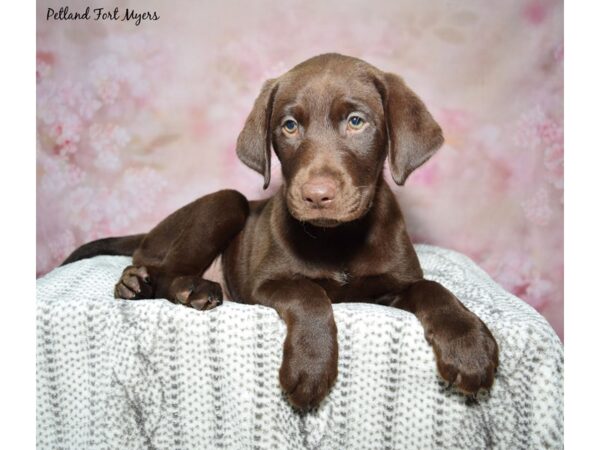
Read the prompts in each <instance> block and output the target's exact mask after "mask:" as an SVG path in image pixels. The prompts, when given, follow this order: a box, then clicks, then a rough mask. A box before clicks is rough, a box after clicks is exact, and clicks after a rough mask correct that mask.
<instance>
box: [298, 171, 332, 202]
mask: <svg viewBox="0 0 600 450" xmlns="http://www.w3.org/2000/svg"><path fill="white" fill-rule="evenodd" d="M335 194H336V187H335V181H333V180H332V179H331V178H326V177H315V178H312V179H310V180H309V181H307V182H306V183H304V186H302V198H303V199H304V201H305V202H306V203H308V204H309V205H310V206H312V207H313V208H328V207H329V206H331V204H332V203H333V199H334V198H335Z"/></svg>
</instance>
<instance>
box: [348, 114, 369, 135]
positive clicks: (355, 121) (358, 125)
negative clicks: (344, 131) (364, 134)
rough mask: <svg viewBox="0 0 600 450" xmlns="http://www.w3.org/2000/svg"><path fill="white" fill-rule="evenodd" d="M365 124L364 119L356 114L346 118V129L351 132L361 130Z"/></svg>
mask: <svg viewBox="0 0 600 450" xmlns="http://www.w3.org/2000/svg"><path fill="white" fill-rule="evenodd" d="M365 124H366V122H365V119H363V118H362V117H360V116H358V115H356V114H351V115H350V117H348V127H349V128H350V129H351V130H354V131H358V130H360V129H362V128H363V127H364V126H365Z"/></svg>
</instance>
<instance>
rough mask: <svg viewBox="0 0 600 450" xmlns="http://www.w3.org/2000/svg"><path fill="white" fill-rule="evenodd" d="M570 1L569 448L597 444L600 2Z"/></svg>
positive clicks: (567, 196) (567, 202)
mask: <svg viewBox="0 0 600 450" xmlns="http://www.w3.org/2000/svg"><path fill="white" fill-rule="evenodd" d="M584 5H585V6H584ZM565 6H566V7H567V8H566V11H565V43H566V45H565V82H566V83H565V157H566V158H565V159H566V161H565V339H564V340H565V362H566V368H565V448H567V449H579V448H592V447H595V446H596V447H597V446H598V437H597V436H596V434H597V431H598V413H597V411H596V409H597V405H598V402H599V394H598V387H597V386H596V383H595V377H596V376H597V375H598V365H599V364H598V358H599V357H600V349H599V348H598V344H599V343H600V322H599V314H598V312H599V310H600V308H599V303H600V285H599V284H598V281H599V280H600V275H599V273H598V269H599V268H600V264H598V262H597V260H598V256H597V255H598V252H599V251H600V246H599V243H600V207H599V205H600V198H599V197H600V195H599V194H600V185H599V183H598V181H599V179H600V158H599V152H600V139H599V137H598V136H599V133H598V131H600V113H599V112H598V111H599V109H600V95H599V93H600V89H599V87H598V84H599V83H600V70H599V68H600V63H599V58H598V54H599V52H600V48H599V45H598V43H599V42H600V33H599V32H598V30H599V28H600V27H599V20H600V8H599V6H598V3H594V2H585V4H584V3H583V2H579V3H577V4H576V3H575V2H567V4H566V5H565ZM576 8H579V9H576Z"/></svg>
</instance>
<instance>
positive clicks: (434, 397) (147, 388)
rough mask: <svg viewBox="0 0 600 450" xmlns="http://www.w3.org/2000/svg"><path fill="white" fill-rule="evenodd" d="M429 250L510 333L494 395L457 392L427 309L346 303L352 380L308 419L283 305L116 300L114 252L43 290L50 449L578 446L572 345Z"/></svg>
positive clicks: (471, 304)
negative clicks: (282, 380) (288, 393)
mask: <svg viewBox="0 0 600 450" xmlns="http://www.w3.org/2000/svg"><path fill="white" fill-rule="evenodd" d="M417 252H418V255H419V258H420V260H421V264H422V266H423V269H424V271H425V276H426V278H430V279H433V280H436V281H439V282H441V283H442V284H444V285H445V286H446V287H447V288H448V289H450V290H451V291H452V292H454V293H455V295H456V296H457V297H458V298H459V299H461V300H462V301H463V303H464V304H465V305H466V306H467V307H468V308H470V309H471V310H472V311H474V312H475V313H476V314H477V315H479V317H481V318H482V319H483V320H484V321H485V322H486V323H487V325H488V327H489V328H490V330H491V331H492V333H493V334H494V336H495V337H496V340H497V341H498V345H499V347H500V368H499V370H498V374H497V378H496V381H495V384H494V386H493V389H492V391H491V393H490V395H489V396H486V397H485V398H480V399H478V400H475V401H468V400H467V399H466V398H465V397H464V396H462V395H461V394H458V393H455V392H453V391H452V390H447V389H445V388H444V386H443V383H442V381H441V380H440V379H439V378H438V376H437V374H436V370H435V362H434V356H433V352H432V350H431V348H430V347H429V345H428V344H427V342H426V341H425V339H424V336H423V329H422V327H421V325H420V324H419V322H418V321H417V319H416V318H415V317H413V316H412V315H411V314H409V313H406V312H404V311H400V310H397V309H393V308H389V307H385V306H377V305H369V304H338V305H334V307H333V308H334V312H335V319H336V322H337V327H338V339H339V376H338V379H337V382H336V384H335V385H334V387H333V390H332V391H331V393H330V395H329V396H328V397H327V398H326V399H325V401H324V402H323V403H322V404H321V406H320V408H319V409H318V410H317V411H313V412H309V413H305V414H300V413H297V412H295V411H294V410H293V409H292V408H291V407H290V405H289V404H288V402H287V401H286V399H285V398H284V396H283V394H282V392H281V390H280V387H279V382H278V370H279V366H280V363H281V357H282V345H283V339H284V336H285V325H284V323H283V322H282V321H281V320H280V319H279V317H278V316H277V314H276V313H275V311H274V310H272V309H270V308H266V307H262V306H249V305H242V304H237V303H232V302H225V303H224V304H223V305H222V306H220V307H218V308H216V309H214V310H211V311H207V312H199V311H196V310H193V309H188V308H186V307H183V306H178V305H174V304H171V303H169V302H168V301H166V300H146V301H124V300H115V299H114V298H113V286H114V284H115V282H116V280H117V279H118V278H119V275H120V273H121V271H122V269H123V268H124V267H125V266H126V265H128V264H129V263H130V259H129V258H126V257H115V256H100V257H96V258H93V259H89V260H83V261H79V262H77V263H74V264H70V265H67V266H65V267H60V268H58V269H55V270H54V271H52V272H51V273H49V274H48V275H46V276H44V277H43V278H41V279H39V280H38V282H37V444H38V448H40V449H61V448H64V449H96V448H98V449H110V450H113V449H146V448H149V449H212V448H231V449H250V448H252V449H302V448H309V449H335V450H342V449H344V450H349V449H360V450H364V449H384V448H390V449H446V448H447V449H469V450H474V449H489V448H498V449H510V450H516V449H540V448H562V446H563V443H562V441H563V349H562V344H561V342H560V340H559V339H558V337H557V336H556V334H555V333H554V332H553V330H552V329H551V328H550V326H549V325H548V323H547V322H546V320H545V319H544V318H543V317H542V316H540V315H539V314H538V313H537V312H535V310H533V309H532V308H531V307H530V306H528V305H527V304H526V303H524V302H523V301H521V300H519V299H518V298H516V297H514V296H512V295H510V294H508V293H507V292H506V291H504V290H503V289H502V288H501V287H499V286H498V285H497V284H495V283H494V282H493V281H492V280H491V279H490V278H489V277H488V276H487V275H486V274H485V273H484V272H483V271H482V270H481V269H479V268H478V267H477V266H476V265H475V264H474V263H473V262H472V261H471V260H469V259H468V258H467V257H465V256H463V255H460V254H458V253H455V252H452V251H448V250H443V249H440V248H436V247H429V246H422V245H421V246H417Z"/></svg>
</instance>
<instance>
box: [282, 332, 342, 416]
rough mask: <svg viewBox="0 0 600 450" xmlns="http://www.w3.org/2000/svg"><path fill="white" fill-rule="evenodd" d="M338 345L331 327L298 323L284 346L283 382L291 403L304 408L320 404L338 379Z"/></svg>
mask: <svg viewBox="0 0 600 450" xmlns="http://www.w3.org/2000/svg"><path fill="white" fill-rule="evenodd" d="M337 363H338V345H337V330H336V328H335V323H333V328H332V327H331V326H329V327H327V326H319V325H318V324H312V325H310V326H304V327H302V326H295V327H293V328H292V329H291V330H289V331H288V335H287V337H286V339H285V343H284V347H283V362H282V364H281V368H280V369H279V382H280V383H281V387H282V389H283V391H284V392H285V393H286V394H287V396H288V400H289V402H290V403H291V404H292V405H293V406H295V407H296V408H298V409H300V410H308V409H311V408H314V407H317V406H318V405H319V403H320V402H321V400H323V399H324V398H325V396H326V395H327V394H328V393H329V390H330V389H331V387H332V386H333V384H334V383H335V380H336V378H337Z"/></svg>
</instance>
